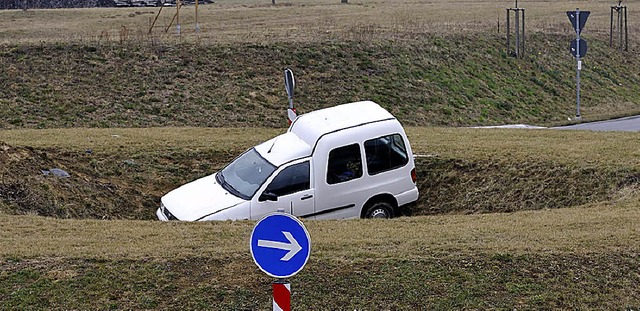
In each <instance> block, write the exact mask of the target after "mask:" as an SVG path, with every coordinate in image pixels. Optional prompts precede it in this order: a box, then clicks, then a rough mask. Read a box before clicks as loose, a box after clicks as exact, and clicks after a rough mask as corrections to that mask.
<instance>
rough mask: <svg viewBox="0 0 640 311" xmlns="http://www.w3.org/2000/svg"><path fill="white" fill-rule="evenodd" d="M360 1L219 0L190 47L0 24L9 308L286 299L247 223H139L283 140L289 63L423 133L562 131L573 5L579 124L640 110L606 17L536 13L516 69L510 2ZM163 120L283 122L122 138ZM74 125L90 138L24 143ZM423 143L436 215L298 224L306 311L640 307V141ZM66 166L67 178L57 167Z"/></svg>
mask: <svg viewBox="0 0 640 311" xmlns="http://www.w3.org/2000/svg"><path fill="white" fill-rule="evenodd" d="M336 2H337V1H336ZM350 3H352V5H348V6H344V5H343V6H340V5H333V4H332V3H329V2H327V1H318V2H308V3H304V4H299V5H297V4H285V3H282V4H281V5H278V6H275V7H272V6H268V5H263V4H256V3H254V2H250V1H238V2H230V3H224V4H216V5H214V6H206V7H204V9H203V10H202V14H203V17H202V20H201V22H202V23H203V29H204V30H205V31H204V32H203V33H202V34H200V35H199V36H198V37H196V36H194V35H193V34H192V33H189V31H188V30H185V32H186V35H185V36H183V37H182V38H180V39H178V38H176V37H175V36H172V35H163V34H162V31H158V30H157V29H156V30H154V35H153V36H151V37H149V36H147V35H146V34H145V33H146V27H145V25H147V23H148V17H151V16H152V14H148V12H147V11H150V10H153V9H144V10H140V9H131V10H128V9H127V10H111V9H103V10H52V11H47V10H43V11H29V12H21V11H13V12H0V15H1V16H2V17H7V18H0V23H2V22H5V23H6V22H10V23H11V26H12V27H2V28H0V29H2V30H0V31H1V32H0V34H2V36H1V39H2V40H3V42H4V44H5V45H3V46H2V47H1V50H0V64H1V65H2V68H6V69H5V70H2V71H0V75H2V76H0V83H2V87H1V88H0V105H1V107H2V108H3V114H2V116H0V126H1V127H2V128H5V129H9V128H11V129H14V130H5V131H2V132H0V141H5V142H6V143H7V144H8V145H2V146H0V162H1V163H2V164H3V165H2V168H1V169H2V172H1V174H2V183H1V187H2V188H0V190H1V193H2V201H1V203H0V211H2V213H1V214H0V222H1V223H2V228H3V229H2V230H1V231H0V241H1V242H0V243H2V244H1V245H0V258H2V259H0V265H1V266H2V269H0V306H1V308H2V309H26V308H41V309H56V308H58V309H105V308H117V309H143V308H167V309H180V308H188V309H195V308H208V309H270V307H271V305H270V302H269V297H270V287H269V282H270V281H271V280H270V279H269V278H268V277H265V276H264V275H263V274H262V273H261V272H259V271H257V268H256V267H255V266H254V265H253V263H252V262H251V258H250V255H249V254H248V250H247V247H246V244H248V242H247V241H248V235H249V233H250V230H251V227H252V225H253V224H252V223H250V222H221V223H209V224H181V223H180V224H176V223H171V224H160V223H157V222H153V221H152V222H147V221H140V220H136V221H133V220H126V219H152V218H153V211H154V209H155V208H156V206H157V202H158V198H159V196H160V195H162V194H163V193H164V192H166V191H167V190H169V189H171V188H173V187H175V186H176V185H179V184H181V183H183V182H186V181H189V180H192V179H194V178H197V177H200V176H203V175H205V174H208V173H210V172H212V171H213V170H215V169H216V168H219V167H220V166H221V165H222V164H223V163H225V162H226V161H228V160H229V159H231V158H232V157H233V156H235V155H237V154H238V153H239V152H241V151H242V150H243V149H244V148H247V147H249V146H251V145H254V144H255V143H256V142H259V141H263V140H265V139H267V138H269V137H272V136H273V135H275V134H277V133H279V132H281V131H282V130H281V129H278V128H277V127H280V126H281V125H282V120H283V113H282V107H284V102H285V101H284V91H283V88H282V86H281V85H282V81H281V80H282V79H281V72H282V69H283V68H285V67H292V68H293V69H294V71H295V72H296V74H297V78H298V83H299V85H298V94H299V95H298V97H297V99H296V100H297V102H298V103H299V104H300V108H301V110H302V111H309V110H312V109H315V108H318V107H324V106H330V105H334V104H336V103H342V102H347V101H352V100H360V99H365V98H367V99H374V100H376V101H379V102H380V103H381V104H383V105H384V106H386V107H387V108H389V109H390V110H391V111H392V112H393V113H394V114H396V115H397V116H398V118H399V119H400V120H401V121H402V122H403V123H405V124H407V125H413V126H428V125H447V126H449V125H480V124H501V123H535V124H557V123H559V122H562V121H563V120H566V117H568V116H573V112H574V111H573V109H574V106H573V100H574V99H573V74H574V71H573V61H572V59H571V58H570V57H569V56H568V53H567V49H566V46H567V45H568V42H569V40H570V39H571V38H572V34H571V33H570V30H569V29H568V28H569V27H568V26H567V24H568V21H566V16H565V15H564V11H566V10H570V9H573V8H575V7H580V8H582V9H591V11H592V16H591V17H590V19H589V24H588V28H587V30H585V33H583V35H584V36H585V38H586V39H587V40H588V41H589V44H590V50H589V55H588V57H587V58H585V70H584V71H583V103H584V106H583V116H584V117H585V118H587V119H599V118H606V117H610V116H615V115H624V114H630V113H636V112H638V108H637V102H638V98H637V96H638V94H639V93H640V92H638V89H637V88H638V79H639V78H638V75H637V72H635V71H634V68H638V62H639V61H640V60H639V59H638V53H637V50H636V48H635V47H634V46H633V45H632V46H631V51H630V52H629V53H627V54H619V53H618V52H615V51H614V50H610V49H608V48H607V47H606V45H607V43H608V42H607V37H606V35H607V34H608V12H609V4H604V3H597V2H595V1H591V2H588V3H585V2H584V1H581V2H576V3H571V2H568V3H562V4H558V3H549V2H532V3H527V18H528V19H527V27H528V29H530V30H531V35H530V36H528V39H527V40H528V41H527V45H528V47H529V49H530V50H529V53H528V55H529V56H528V57H527V58H525V59H523V60H518V61H516V60H514V59H512V58H509V57H506V55H505V53H504V48H503V47H502V46H501V45H502V44H503V43H502V40H503V39H501V36H502V35H503V33H502V34H500V35H498V34H495V27H496V26H497V25H496V24H497V20H498V16H500V18H502V19H503V18H504V17H502V15H504V8H505V7H507V6H509V5H511V3H508V4H507V3H506V2H482V3H444V2H429V3H427V2H420V1H417V2H416V1H414V2H406V3H405V2H379V3H375V4H368V3H362V2H358V1H350ZM588 6H591V7H590V8H587V7H588ZM461 8H464V9H465V10H464V11H462V12H463V13H461V11H460V10H458V11H456V9H461ZM165 12H166V11H165ZM185 16H186V17H185ZM170 17H171V16H170V15H169V17H168V18H169V19H170ZM162 18H164V19H165V21H164V23H168V21H167V20H166V16H164V17H162ZM162 18H161V21H162ZM182 18H183V21H184V23H189V22H192V21H191V20H190V18H192V15H191V16H189V14H183V15H182ZM283 21H286V22H283ZM501 25H504V20H502V21H501ZM183 29H187V28H186V27H184V26H183ZM634 29H637V26H635V25H634V24H631V34H632V40H633V38H634V37H633V36H635V33H637V31H634ZM632 42H633V41H632ZM621 58H622V59H621ZM166 125H171V126H198V127H204V126H206V127H231V126H239V127H253V126H260V127H275V128H273V129H264V128H261V129H248V128H246V129H230V128H219V129H207V128H186V129H185V128H151V129H125V128H121V127H146V126H166ZM58 127H63V128H66V127H80V128H78V129H67V130H20V128H58ZM85 127H119V128H109V129H87V128H85ZM409 135H410V138H411V140H412V143H413V146H414V151H415V152H416V153H418V154H422V155H428V157H421V158H419V159H418V162H417V166H418V171H419V176H420V184H419V187H420V190H421V192H422V196H421V199H420V202H419V205H418V207H417V208H416V209H415V210H412V212H413V214H414V215H423V216H416V217H410V218H400V219H395V220H391V221H387V222H376V221H366V220H358V221H327V222H316V221H308V222H306V225H307V226H308V228H309V230H310V233H311V236H312V241H313V242H312V243H313V245H314V246H313V252H312V258H311V260H310V262H309V264H308V265H307V267H306V268H305V269H304V270H303V271H302V272H301V273H300V274H299V275H297V276H296V277H294V278H292V280H291V281H292V288H293V291H294V296H293V301H294V308H296V309H313V310H317V309H330V310H335V309H409V308H416V307H418V308H420V307H426V308H429V309H462V308H472V309H489V308H500V309H506V308H509V309H513V308H518V309H538V308H539V309H553V308H563V309H569V308H575V309H590V308H598V309H625V308H627V309H634V310H635V309H637V308H638V306H640V292H639V290H638V286H637V284H638V283H639V282H640V274H639V273H638V271H639V270H640V269H639V265H638V253H639V249H640V247H639V245H638V241H640V239H638V233H639V232H638V229H637V228H638V227H637V225H636V224H637V223H638V220H639V218H640V213H639V212H638V206H639V205H640V201H639V199H638V180H639V172H638V167H640V163H638V159H639V158H640V156H639V154H638V152H639V151H638V150H640V146H639V144H640V141H639V140H638V138H637V135H636V134H632V133H627V134H625V133H582V132H561V131H514V130H477V129H429V128H421V127H415V128H410V129H409ZM52 167H61V168H63V169H65V170H67V171H69V172H70V173H71V177H70V178H67V179H58V178H53V177H52V176H49V177H45V176H42V173H41V172H40V169H48V168H52ZM566 207H571V208H566ZM538 209H542V210H538ZM522 210H536V211H522ZM496 211H514V213H506V214H505V213H499V214H496V213H491V212H496ZM469 212H472V213H476V212H482V213H484V214H474V215H462V214H466V213H469ZM443 213H444V214H453V215H435V216H434V215H432V216H424V215H425V214H443ZM11 214H27V215H23V216H15V215H11ZM34 214H35V215H48V216H55V217H57V218H94V219H83V220H79V219H65V220H63V219H52V218H42V217H38V216H34ZM103 218H105V219H118V220H111V221H101V220H96V219H103Z"/></svg>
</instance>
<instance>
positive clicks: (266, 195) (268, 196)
mask: <svg viewBox="0 0 640 311" xmlns="http://www.w3.org/2000/svg"><path fill="white" fill-rule="evenodd" d="M258 201H261V202H262V201H274V202H276V201H278V196H277V195H276V194H275V193H273V192H263V193H262V194H261V195H260V197H259V198H258Z"/></svg>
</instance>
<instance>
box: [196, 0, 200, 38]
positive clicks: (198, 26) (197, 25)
mask: <svg viewBox="0 0 640 311" xmlns="http://www.w3.org/2000/svg"><path fill="white" fill-rule="evenodd" d="M199 32H200V24H199V23H198V0H196V33H199Z"/></svg>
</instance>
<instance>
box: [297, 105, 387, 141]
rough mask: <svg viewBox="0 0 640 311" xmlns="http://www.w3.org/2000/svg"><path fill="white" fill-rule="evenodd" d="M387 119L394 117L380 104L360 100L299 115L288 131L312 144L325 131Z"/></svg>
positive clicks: (329, 131)
mask: <svg viewBox="0 0 640 311" xmlns="http://www.w3.org/2000/svg"><path fill="white" fill-rule="evenodd" d="M389 119H395V117H394V116H393V115H392V114H391V113H389V112H388V111H387V110H385V109H384V108H382V107H380V105H378V104H376V103H374V102H372V101H361V102H355V103H350V104H343V105H338V106H334V107H330V108H325V109H320V110H316V111H313V112H309V113H306V114H303V115H300V116H299V117H298V118H296V119H295V120H294V121H293V123H292V124H291V126H290V127H289V132H294V133H295V134H296V135H298V137H300V139H302V140H304V141H305V142H306V143H307V144H308V145H311V146H313V145H315V143H316V141H317V140H318V139H319V138H320V136H322V135H324V134H326V133H331V132H334V131H338V130H341V129H346V128H349V127H354V126H358V125H363V124H366V123H372V122H376V121H383V120H389Z"/></svg>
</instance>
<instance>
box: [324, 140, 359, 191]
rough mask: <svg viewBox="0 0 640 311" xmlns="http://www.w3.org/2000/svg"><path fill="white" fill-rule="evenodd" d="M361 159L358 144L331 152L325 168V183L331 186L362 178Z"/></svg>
mask: <svg viewBox="0 0 640 311" xmlns="http://www.w3.org/2000/svg"><path fill="white" fill-rule="evenodd" d="M361 159H362V157H361V156H360V146H359V145H358V144H353V145H348V146H343V147H339V148H335V149H333V150H331V151H330V152H329V163H328V166H327V183H328V184H330V185H332V184H337V183H341V182H345V181H349V180H352V179H356V178H360V177H362V160H361Z"/></svg>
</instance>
